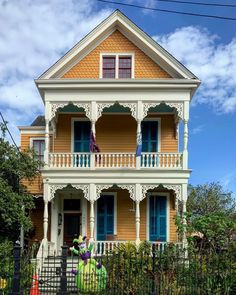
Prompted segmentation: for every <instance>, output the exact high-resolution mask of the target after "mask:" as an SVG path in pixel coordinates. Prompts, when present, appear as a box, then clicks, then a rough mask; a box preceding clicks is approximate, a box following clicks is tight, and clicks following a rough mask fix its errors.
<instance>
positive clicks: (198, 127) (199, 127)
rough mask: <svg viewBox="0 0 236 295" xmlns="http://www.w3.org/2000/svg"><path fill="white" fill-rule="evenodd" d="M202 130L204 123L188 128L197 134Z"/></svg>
mask: <svg viewBox="0 0 236 295" xmlns="http://www.w3.org/2000/svg"><path fill="white" fill-rule="evenodd" d="M203 130H204V125H199V126H196V127H193V128H192V129H190V133H191V134H193V135H196V134H199V133H201V132H202V131H203Z"/></svg>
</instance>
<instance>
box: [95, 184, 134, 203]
mask: <svg viewBox="0 0 236 295" xmlns="http://www.w3.org/2000/svg"><path fill="white" fill-rule="evenodd" d="M117 186H118V187H119V188H121V189H126V190H127V191H128V192H129V195H130V198H131V199H132V200H133V201H135V185H134V184H118V185H117ZM111 187H113V184H98V185H96V200H97V199H99V198H100V195H101V192H102V191H103V190H104V189H109V188H111ZM96 200H95V201H96Z"/></svg>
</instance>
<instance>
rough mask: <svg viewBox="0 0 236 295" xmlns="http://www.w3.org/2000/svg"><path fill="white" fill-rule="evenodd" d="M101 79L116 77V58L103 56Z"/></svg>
mask: <svg viewBox="0 0 236 295" xmlns="http://www.w3.org/2000/svg"><path fill="white" fill-rule="evenodd" d="M102 66H103V78H115V76H116V57H115V56H103V65H102Z"/></svg>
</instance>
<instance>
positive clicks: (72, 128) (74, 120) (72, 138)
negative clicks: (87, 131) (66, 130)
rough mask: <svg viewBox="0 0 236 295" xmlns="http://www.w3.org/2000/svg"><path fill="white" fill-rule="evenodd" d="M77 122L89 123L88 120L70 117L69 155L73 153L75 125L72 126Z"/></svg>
mask: <svg viewBox="0 0 236 295" xmlns="http://www.w3.org/2000/svg"><path fill="white" fill-rule="evenodd" d="M77 121H89V122H90V120H89V118H87V117H86V118H79V117H72V118H71V142H70V144H71V147H70V150H71V153H74V134H75V133H74V126H75V124H74V122H77Z"/></svg>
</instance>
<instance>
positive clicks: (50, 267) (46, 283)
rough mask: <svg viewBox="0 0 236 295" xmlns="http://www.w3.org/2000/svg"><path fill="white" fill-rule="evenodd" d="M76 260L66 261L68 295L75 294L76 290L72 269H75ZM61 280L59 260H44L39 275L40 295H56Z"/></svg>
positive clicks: (73, 258)
mask: <svg viewBox="0 0 236 295" xmlns="http://www.w3.org/2000/svg"><path fill="white" fill-rule="evenodd" d="M77 264H78V258H77V257H72V258H70V257H69V258H68V259H67V268H66V276H67V290H68V292H70V294H77V293H78V289H77V286H76V283H75V275H74V274H73V273H72V269H77ZM60 280H61V258H60V257H50V256H49V257H48V258H46V259H45V260H44V264H43V268H42V270H41V273H40V275H39V290H40V292H41V294H56V293H57V291H59V289H60Z"/></svg>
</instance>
